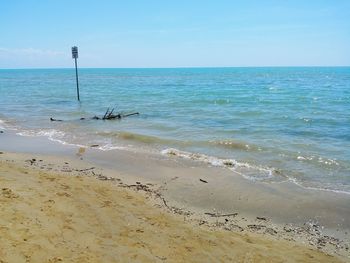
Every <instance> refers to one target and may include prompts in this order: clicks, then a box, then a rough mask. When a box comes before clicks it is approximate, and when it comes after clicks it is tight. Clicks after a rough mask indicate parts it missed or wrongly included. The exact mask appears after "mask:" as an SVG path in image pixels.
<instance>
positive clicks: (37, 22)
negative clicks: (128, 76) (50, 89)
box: [0, 0, 350, 68]
mask: <svg viewBox="0 0 350 263" xmlns="http://www.w3.org/2000/svg"><path fill="white" fill-rule="evenodd" d="M72 45H78V47H79V65H80V66H81V67H122V68H125V67H193V66H196V67H220V66H224V67H229V66H344V65H347V66H348V65H350V1H349V0H328V1H326V0H317V1H316V0H309V1H306V0H304V1H298V0H295V1H281V0H280V1H277V0H276V1H272V0H270V1H269V0H265V1H250V0H247V1H234V0H231V1H223V0H217V1H206V0H202V1H196V0H194V1H191V0H188V1H182V0H177V1H164V0H163V1H160V0H159V1H158V0H148V1H146V0H144V1H141V0H139V1H136V0H134V1H133V0H130V1H118V0H115V1H108V0H105V1H103V0H100V1H88V0H85V1H79V0H74V1H72V0H71V1H66V0H56V1H54V0H51V1H44V0H42V1H40V0H37V1H34V0H22V1H19V0H10V1H0V68H46V67H50V68H51V67H53V68H56V67H71V66H72V65H73V61H72V59H71V54H70V48H71V46H72Z"/></svg>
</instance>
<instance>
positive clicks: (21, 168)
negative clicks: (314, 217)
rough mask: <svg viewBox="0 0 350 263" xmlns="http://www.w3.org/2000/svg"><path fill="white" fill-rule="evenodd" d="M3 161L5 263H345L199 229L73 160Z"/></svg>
mask: <svg viewBox="0 0 350 263" xmlns="http://www.w3.org/2000/svg"><path fill="white" fill-rule="evenodd" d="M0 156H1V157H0V158H1V159H0V160H1V161H0V175H1V176H0V184H1V195H0V202H1V211H0V213H1V215H0V218H1V221H0V222H1V224H0V226H1V227H0V231H1V233H0V239H1V242H0V258H1V262H130V261H134V262H214V261H215V262H339V261H340V259H339V258H337V257H334V256H330V255H326V254H324V253H322V252H320V251H317V250H315V249H311V248H310V247H307V246H303V245H300V244H296V243H295V242H288V241H284V240H278V241H277V240H274V239H271V238H268V237H265V236H261V235H257V234H254V233H249V232H242V233H237V232H234V231H227V230H223V229H220V228H213V227H208V226H207V225H206V224H203V225H198V224H195V223H194V222H193V221H191V220H187V219H186V217H185V216H183V215H180V214H171V213H169V212H167V211H166V210H165V209H164V208H162V206H161V205H159V204H157V202H156V201H155V200H154V199H153V198H151V197H150V196H148V195H145V194H142V193H140V192H138V191H135V190H133V189H135V188H132V187H126V184H124V183H123V182H121V180H120V179H118V180H117V179H115V180H107V179H108V178H106V177H103V175H99V176H97V177H96V176H95V177H94V176H91V175H89V174H90V173H89V167H86V164H83V163H80V164H79V167H77V166H76V164H74V160H72V163H73V164H70V163H68V162H67V160H65V159H60V158H51V159H47V158H46V159H36V158H30V157H31V156H30V155H28V154H27V155H25V154H9V153H2V154H1V155H0ZM48 160H49V162H48ZM83 167H85V168H83ZM98 179H100V180H98ZM136 185H141V186H140V188H142V184H141V183H136ZM149 185H150V186H151V184H149ZM136 188H137V187H136Z"/></svg>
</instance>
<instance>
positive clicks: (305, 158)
mask: <svg viewBox="0 0 350 263" xmlns="http://www.w3.org/2000/svg"><path fill="white" fill-rule="evenodd" d="M297 160H299V161H303V162H316V163H320V164H324V165H328V166H331V165H336V166H339V162H338V161H337V160H336V159H331V158H323V157H318V156H313V155H312V156H301V155H300V156H298V157H297Z"/></svg>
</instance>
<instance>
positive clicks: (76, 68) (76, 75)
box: [74, 58, 80, 101]
mask: <svg viewBox="0 0 350 263" xmlns="http://www.w3.org/2000/svg"><path fill="white" fill-rule="evenodd" d="M74 61H75V78H76V80H77V96H78V101H80V97H79V80H78V67H77V58H74Z"/></svg>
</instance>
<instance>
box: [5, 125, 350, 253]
mask: <svg viewBox="0 0 350 263" xmlns="http://www.w3.org/2000/svg"><path fill="white" fill-rule="evenodd" d="M0 145H1V149H0V151H3V152H5V153H4V154H1V155H0V158H2V159H3V158H4V156H7V158H9V160H13V159H18V156H22V157H21V158H22V159H21V158H20V159H21V160H22V161H25V160H24V159H27V160H30V159H33V158H34V159H35V160H39V159H40V158H41V159H43V160H45V161H46V160H47V161H48V162H53V163H55V162H57V160H61V161H62V160H63V159H65V160H66V162H69V163H70V164H71V163H72V162H73V163H74V164H75V165H77V166H80V167H81V168H79V169H80V170H84V169H89V168H91V167H94V169H91V170H87V171H86V172H87V174H89V175H94V174H93V173H95V175H96V174H100V175H101V176H102V177H101V178H97V179H100V180H106V181H111V182H115V179H113V178H116V176H117V177H118V179H120V180H121V181H122V182H123V184H125V185H126V187H127V188H131V189H134V190H136V191H137V192H141V193H142V194H146V195H147V194H151V195H152V196H153V198H154V196H156V195H158V197H157V196H156V198H155V199H156V200H157V202H158V203H156V204H157V205H158V206H161V207H163V208H164V209H165V210H167V211H168V212H171V213H173V214H175V215H178V216H181V217H183V218H186V221H191V222H192V223H193V224H195V225H197V226H204V227H208V228H214V229H216V230H217V229H220V231H221V230H223V231H230V233H238V234H247V233H248V234H257V235H259V236H260V237H263V238H272V239H273V240H276V241H277V242H279V241H281V240H289V241H292V242H294V243H295V244H303V245H308V246H310V247H312V248H314V249H318V250H320V251H323V252H325V253H328V254H331V255H336V256H338V257H340V258H341V259H342V260H346V259H347V260H349V257H350V253H349V240H350V238H349V233H350V231H349V229H350V222H349V220H350V219H349V218H348V216H347V215H349V213H350V205H349V203H350V202H349V201H350V197H349V196H348V195H343V194H336V193H327V192H325V193H324V194H323V195H324V196H320V195H319V194H318V193H315V191H313V190H306V189H302V188H300V187H297V186H295V185H292V184H291V183H279V184H267V183H259V182H250V181H248V180H246V179H244V178H241V177H239V176H232V174H229V173H228V172H227V171H225V170H224V169H220V168H217V167H208V166H207V165H203V164H201V163H196V162H193V161H191V160H183V159H180V158H175V159H174V158H167V157H166V156H162V157H161V158H159V156H153V155H151V154H148V155H142V154H137V153H133V152H125V151H121V150H118V151H108V152H102V151H99V150H96V149H94V148H79V147H74V146H67V145H66V146H64V145H60V144H59V143H55V142H50V141H49V140H47V139H46V138H40V137H21V136H18V135H14V134H11V133H10V132H8V131H6V132H5V133H4V134H1V135H0ZM19 150H20V151H21V152H23V153H24V154H23V153H19V152H20V151H19ZM11 151H12V152H16V153H15V154H11V153H8V152H11ZM63 156H66V157H63ZM30 157H31V158H30ZM62 158H63V159H62ZM36 163H37V162H34V163H33V164H32V165H30V164H29V165H28V166H29V167H30V168H31V169H32V168H35V167H36ZM61 163H62V162H61ZM38 165H40V164H38ZM61 166H62V165H61ZM35 169H39V170H41V169H40V166H38V167H36V168H35ZM62 169H63V171H62ZM65 169H68V171H69V170H72V169H69V168H64V167H60V166H59V167H56V170H57V171H58V172H63V173H67V171H64V170H65ZM44 170H45V169H44ZM53 170H54V168H53ZM92 172H93V173H92ZM116 174H117V175H116ZM95 177H96V176H95ZM97 177H98V176H97ZM214 177H215V178H214ZM147 184H152V185H153V186H152V187H149V186H148V185H147Z"/></svg>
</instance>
